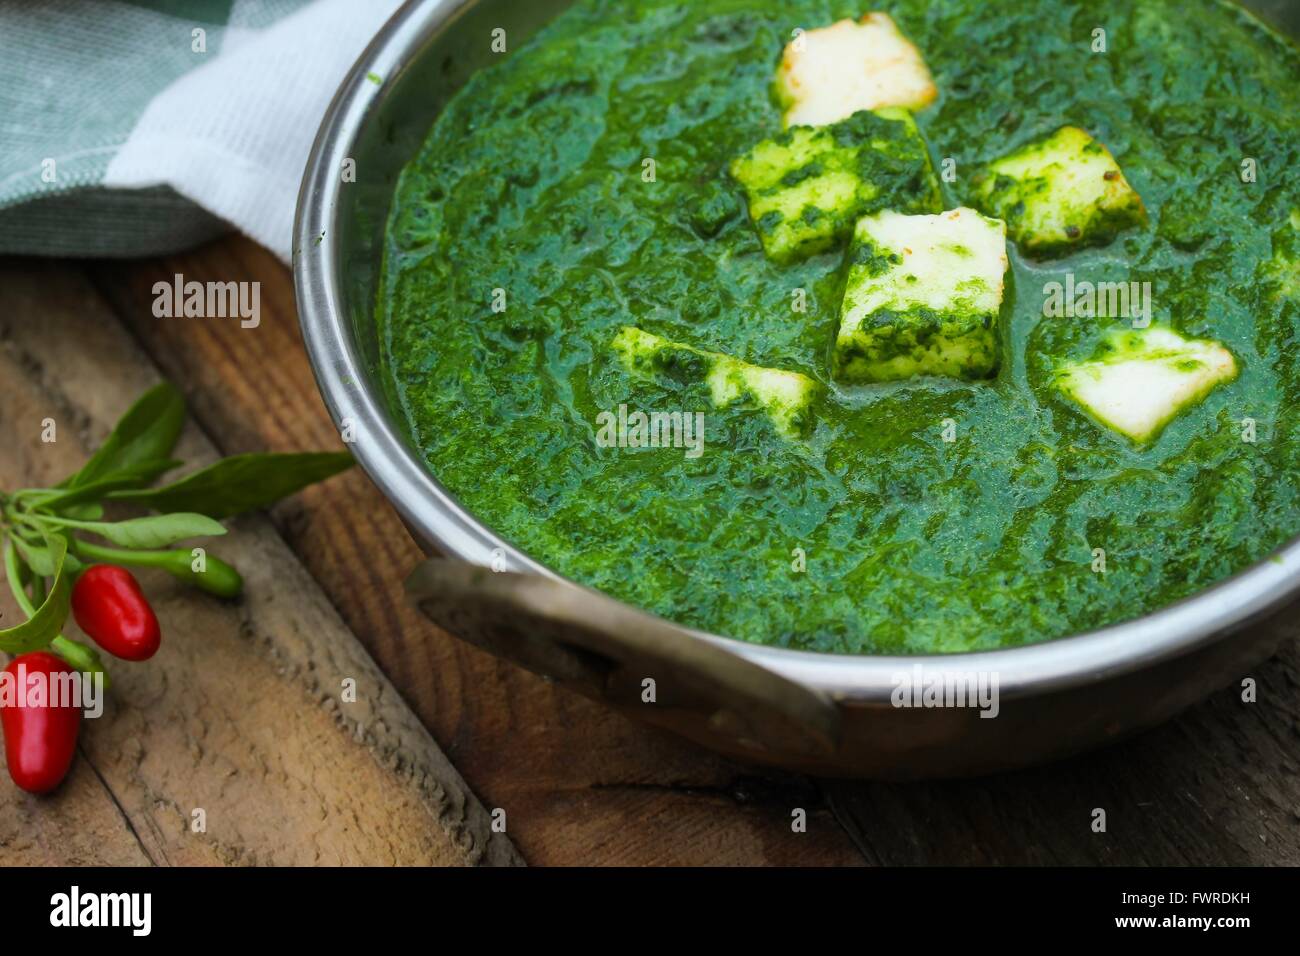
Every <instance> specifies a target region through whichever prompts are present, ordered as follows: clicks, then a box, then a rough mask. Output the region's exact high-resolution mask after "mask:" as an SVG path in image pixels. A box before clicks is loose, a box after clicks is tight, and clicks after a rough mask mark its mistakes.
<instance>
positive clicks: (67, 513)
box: [59, 501, 104, 521]
mask: <svg viewBox="0 0 1300 956" xmlns="http://www.w3.org/2000/svg"><path fill="white" fill-rule="evenodd" d="M59 513H60V514H61V515H63V517H65V518H75V519H76V520H78V521H98V520H99V519H100V518H102V517H104V506H103V505H101V504H96V503H95V502H93V501H87V502H86V503H85V504H80V505H72V506H70V507H67V508H61V509H60V510H59Z"/></svg>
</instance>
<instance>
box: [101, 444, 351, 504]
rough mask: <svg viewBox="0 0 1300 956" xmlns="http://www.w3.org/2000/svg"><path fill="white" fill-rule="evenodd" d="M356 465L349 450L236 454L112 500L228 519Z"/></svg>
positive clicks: (111, 495)
mask: <svg viewBox="0 0 1300 956" xmlns="http://www.w3.org/2000/svg"><path fill="white" fill-rule="evenodd" d="M352 464H353V461H352V456H351V455H349V454H348V453H347V452H345V451H342V452H307V453H302V454H288V455H278V454H253V455H234V456H233V457H230V458H225V459H223V460H221V461H219V462H217V463H216V464H215V465H210V466H208V467H207V468H203V469H201V470H199V471H196V472H195V473H194V474H192V475H188V476H186V477H184V478H182V479H180V481H177V482H174V483H173V484H170V485H165V486H164V487H162V488H150V489H143V490H139V491H118V492H113V493H111V494H110V495H109V496H108V497H109V498H111V499H113V500H114V501H129V502H131V503H132V504H137V505H140V506H142V507H145V508H152V509H154V510H155V511H179V510H185V511H201V512H202V513H203V514H205V515H211V516H212V517H214V518H230V517H233V516H234V515H237V514H242V513H243V512H245V511H253V510H256V509H258V508H265V507H266V506H267V505H270V504H274V503H275V502H276V501H279V500H280V499H281V498H283V497H285V496H286V495H291V494H293V493H294V492H296V491H299V490H301V489H303V488H305V487H307V486H308V485H310V484H314V483H315V482H318V481H323V480H324V479H326V478H329V477H330V476H331V475H336V474H338V473H339V472H341V471H344V470H346V469H347V468H350V467H351V466H352Z"/></svg>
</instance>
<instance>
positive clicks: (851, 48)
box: [776, 13, 938, 127]
mask: <svg viewBox="0 0 1300 956" xmlns="http://www.w3.org/2000/svg"><path fill="white" fill-rule="evenodd" d="M776 93H777V98H778V99H779V100H780V101H781V104H782V106H783V107H784V108H785V125H786V126H787V127H789V126H824V125H826V124H827V123H835V122H838V121H839V120H842V119H845V118H846V117H849V116H852V115H853V114H854V113H856V112H858V111H859V110H877V109H880V108H881V107H883V106H904V107H906V108H908V109H910V110H919V109H924V108H925V107H926V106H929V105H930V104H931V103H933V102H934V98H935V96H937V95H938V91H937V90H936V89H935V86H934V80H933V79H932V78H931V76H930V70H929V68H928V67H926V65H925V60H923V59H922V58H921V54H920V52H919V51H918V50H917V49H916V47H915V46H913V45H912V43H911V42H910V41H909V40H908V39H907V37H905V36H903V34H902V33H900V32H899V30H898V27H897V26H895V25H894V21H893V20H891V19H890V18H889V14H887V13H868V14H867V15H866V16H864V17H863V18H862V19H861V20H858V21H857V22H856V23H855V22H854V21H853V20H840V21H839V22H838V23H833V24H831V25H830V26H828V27H822V28H820V29H817V30H809V31H807V32H806V33H804V34H802V35H801V36H798V37H796V38H795V39H793V40H791V41H790V43H788V44H787V45H786V48H785V52H784V53H783V54H782V55H781V65H780V66H779V67H777V71H776Z"/></svg>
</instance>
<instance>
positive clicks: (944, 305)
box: [832, 209, 1007, 383]
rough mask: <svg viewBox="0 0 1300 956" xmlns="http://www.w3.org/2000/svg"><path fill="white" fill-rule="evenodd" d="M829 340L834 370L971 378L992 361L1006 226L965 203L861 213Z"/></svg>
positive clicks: (848, 377) (863, 378)
mask: <svg viewBox="0 0 1300 956" xmlns="http://www.w3.org/2000/svg"><path fill="white" fill-rule="evenodd" d="M849 263H850V264H849V273H848V279H847V283H846V286H845V290H844V303H843V305H842V306H841V309H840V330H839V334H838V335H837V336H836V340H835V353H834V361H833V363H832V365H833V369H834V374H835V377H836V378H837V379H839V380H841V381H844V382H850V383H853V382H886V381H891V380H894V379H903V378H912V377H914V376H919V375H938V376H947V377H950V378H962V379H979V378H986V377H988V376H990V375H992V374H993V373H994V372H995V371H996V370H997V367H998V356H999V351H1000V350H999V347H998V346H999V340H1000V333H999V330H998V313H999V312H1000V310H1001V307H1002V291H1003V283H1004V278H1005V273H1006V271H1007V241H1006V226H1005V225H1004V224H1003V223H1002V222H1001V221H999V220H997V219H988V218H986V217H984V216H981V215H980V214H979V213H978V212H976V211H975V210H973V209H950V210H948V211H947V212H944V213H940V214H939V215H937V216H904V215H901V214H899V213H896V212H892V211H886V212H882V213H878V214H877V215H874V216H868V217H866V218H864V219H862V220H861V221H860V222H859V223H858V225H857V229H856V230H855V232H854V239H853V248H852V249H851V251H850V252H849Z"/></svg>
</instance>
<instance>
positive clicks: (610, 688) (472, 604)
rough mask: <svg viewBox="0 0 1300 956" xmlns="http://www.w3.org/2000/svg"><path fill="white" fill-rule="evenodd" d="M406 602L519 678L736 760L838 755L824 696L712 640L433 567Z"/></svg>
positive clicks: (575, 598) (559, 590)
mask: <svg viewBox="0 0 1300 956" xmlns="http://www.w3.org/2000/svg"><path fill="white" fill-rule="evenodd" d="M406 590H407V594H408V595H409V596H410V597H411V599H412V600H413V601H414V602H415V604H416V606H417V607H419V609H420V610H421V611H422V612H423V613H424V615H425V616H426V617H428V618H429V619H430V620H432V621H433V622H434V623H435V624H437V625H438V626H439V627H441V628H443V629H444V630H446V631H448V632H450V633H452V634H455V635H456V636H457V637H460V638H462V639H463V640H466V641H468V642H470V643H472V644H475V645H477V646H479V647H482V648H483V649H485V650H487V651H489V652H491V653H493V654H496V655H498V656H500V657H504V658H507V659H508V660H511V661H514V662H515V663H517V664H519V665H521V666H523V667H526V668H527V669H529V670H531V671H534V672H535V673H538V674H541V675H542V676H544V677H547V678H549V679H551V680H554V681H556V682H558V683H560V684H562V685H564V686H566V687H570V688H572V689H574V690H577V691H578V692H580V693H582V694H585V695H586V696H588V697H593V698H597V699H600V700H603V701H605V702H606V703H608V704H610V705H612V706H613V707H615V708H616V709H618V710H619V711H621V712H623V713H625V714H627V715H629V716H631V717H633V718H635V719H639V720H644V721H648V722H650V723H653V724H656V725H658V726H661V727H666V728H668V729H669V730H673V731H675V732H677V733H680V734H682V735H684V736H686V737H689V738H691V739H693V740H696V741H698V742H700V743H704V744H706V745H708V746H712V747H715V748H716V747H721V748H722V749H725V750H727V751H729V752H731V753H733V754H734V755H735V756H740V757H744V756H752V757H753V758H755V759H760V760H761V759H762V757H763V755H764V754H765V753H768V752H777V753H780V752H787V753H788V752H789V751H790V750H792V749H793V750H794V751H795V752H803V753H807V754H808V755H809V756H810V757H811V756H815V755H825V754H828V753H832V752H834V751H835V749H836V747H837V744H838V742H839V730H840V724H839V712H838V710H837V709H836V707H835V705H834V703H833V702H832V701H831V700H830V699H829V698H827V697H826V696H825V695H823V694H821V693H820V692H818V691H814V690H812V689H810V688H808V687H805V686H803V685H801V684H797V683H795V682H793V681H790V680H787V679H786V678H784V677H781V676H780V675H778V674H775V673H773V672H772V671H770V670H768V669H767V668H764V667H760V666H759V665H757V664H755V663H753V662H751V661H748V660H745V659H744V658H742V657H740V656H738V655H737V654H735V653H733V652H731V651H729V650H727V649H726V648H725V647H723V646H721V645H719V644H717V643H714V641H713V640H711V639H708V638H705V637H702V636H700V635H698V634H695V633H693V632H691V631H690V630H688V629H686V628H683V627H681V626H680V625H677V624H674V623H672V622H671V621H667V620H664V619H663V618H659V617H655V616H653V615H650V614H647V613H645V612H644V611H639V610H636V609H635V608H632V607H630V606H628V605H626V604H623V603H621V602H619V601H616V600H614V599H613V598H611V597H609V596H607V595H605V594H602V593H600V592H599V591H593V590H591V589H589V588H585V587H581V586H579V585H577V584H573V583H572V582H569V581H564V580H561V579H558V578H549V577H542V576H541V575H537V574H521V573H518V572H514V571H493V570H491V569H489V568H485V567H482V566H481V565H477V564H470V563H468V562H465V561H460V560H457V559H454V558H431V559H429V560H427V561H425V562H423V563H422V564H420V565H419V566H417V567H416V569H415V570H414V571H413V572H412V573H411V575H410V577H408V578H407V581H406Z"/></svg>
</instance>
